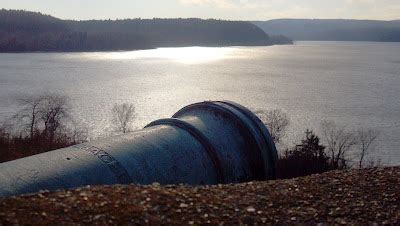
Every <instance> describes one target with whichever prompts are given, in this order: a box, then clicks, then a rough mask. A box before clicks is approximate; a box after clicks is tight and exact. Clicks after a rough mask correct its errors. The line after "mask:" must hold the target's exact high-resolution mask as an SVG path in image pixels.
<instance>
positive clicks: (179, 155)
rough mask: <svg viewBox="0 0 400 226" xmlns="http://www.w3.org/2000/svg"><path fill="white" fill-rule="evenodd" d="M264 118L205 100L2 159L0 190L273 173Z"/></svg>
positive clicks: (209, 180)
mask: <svg viewBox="0 0 400 226" xmlns="http://www.w3.org/2000/svg"><path fill="white" fill-rule="evenodd" d="M276 161H277V151H276V148H275V144H274V142H273V141H272V139H271V136H270V134H269V132H268V130H267V128H266V127H265V126H264V124H263V123H262V122H261V121H260V120H259V119H258V118H257V117H256V116H255V115H254V114H253V113H252V112H251V111H249V110H248V109H247V108H245V107H243V106H241V105H239V104H236V103H233V102H227V101H225V102H221V101H215V102H202V103H196V104H192V105H189V106H186V107H184V108H183V109H181V110H180V111H178V112H177V113H176V114H175V115H173V116H172V118H168V119H161V120H157V121H154V122H152V123H150V124H149V125H147V126H146V127H145V128H144V129H142V130H137V131H134V132H131V133H127V134H123V135H120V136H115V137H110V138H105V139H101V140H97V141H92V142H88V143H84V144H79V145H75V146H72V147H68V148H63V149H59V150H55V151H50V152H46V153H42V154H39V155H34V156H30V157H26V158H22V159H18V160H14V161H10V162H6V163H2V164H0V197H4V196H12V195H19V194H25V193H33V192H38V191H40V190H57V189H68V188H75V187H80V186H85V185H111V184H129V183H137V184H151V183H154V182H158V183H160V184H178V183H185V184H190V185H203V184H218V183H237V182H246V181H251V180H266V179H273V178H275V170H276Z"/></svg>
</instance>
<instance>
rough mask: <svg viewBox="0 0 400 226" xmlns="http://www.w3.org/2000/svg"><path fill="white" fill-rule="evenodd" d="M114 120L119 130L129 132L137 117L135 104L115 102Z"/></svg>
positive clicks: (113, 109)
mask: <svg viewBox="0 0 400 226" xmlns="http://www.w3.org/2000/svg"><path fill="white" fill-rule="evenodd" d="M111 112H112V122H113V124H114V126H115V127H116V128H117V130H118V131H120V132H122V133H127V132H129V131H130V129H131V125H130V124H131V123H132V121H133V119H134V118H135V117H136V115H135V106H134V105H133V104H130V103H123V104H114V106H113V108H112V111H111Z"/></svg>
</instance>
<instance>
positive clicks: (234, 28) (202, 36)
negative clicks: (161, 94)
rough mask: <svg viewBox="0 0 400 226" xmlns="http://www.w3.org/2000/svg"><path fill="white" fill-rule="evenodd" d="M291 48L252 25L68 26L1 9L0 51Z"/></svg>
mask: <svg viewBox="0 0 400 226" xmlns="http://www.w3.org/2000/svg"><path fill="white" fill-rule="evenodd" d="M286 43H291V40H289V39H287V38H285V37H281V36H274V37H270V36H269V35H267V34H266V33H265V32H264V31H263V30H262V29H260V28H259V27H257V26H256V25H254V24H252V23H250V22H244V21H223V20H202V19H132V20H131V19H127V20H89V21H66V20H60V19H57V18H55V17H52V16H49V15H44V14H41V13H35V12H29V11H23V10H4V9H3V10H0V52H29V51H108V50H134V49H148V48H157V47H181V46H234V45H241V46H253V45H273V44H286Z"/></svg>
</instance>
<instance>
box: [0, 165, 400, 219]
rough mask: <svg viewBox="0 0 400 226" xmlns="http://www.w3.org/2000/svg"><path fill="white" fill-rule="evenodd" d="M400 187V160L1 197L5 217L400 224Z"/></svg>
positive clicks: (2, 213) (1, 216) (1, 214)
mask: <svg viewBox="0 0 400 226" xmlns="http://www.w3.org/2000/svg"><path fill="white" fill-rule="evenodd" d="M399 187H400V167H394V168H378V169H366V170H362V171H358V170H349V171H333V172H329V173H325V174H321V175H313V176H309V177H302V178H296V179H291V180H276V181H266V182H250V183H244V184H230V185H217V186H202V187H190V186H184V185H178V186H160V185H158V184H153V185H151V186H136V185H118V186H96V187H85V188H79V189H75V190H70V191H59V192H53V193H50V192H42V193H39V194H34V195H26V196H20V197H12V198H7V199H0V224H10V223H11V224H16V223H18V224H54V223H55V222H59V223H61V224H69V223H82V224H93V223H95V224H120V223H139V224H146V223H148V224H159V223H170V224H179V223H183V224H202V223H213V224H214V223H218V224H220V223H229V224H237V223H245V224H253V223H304V222H308V223H321V222H335V223H368V222H369V223H371V222H375V223H392V224H399V223H400V188H399Z"/></svg>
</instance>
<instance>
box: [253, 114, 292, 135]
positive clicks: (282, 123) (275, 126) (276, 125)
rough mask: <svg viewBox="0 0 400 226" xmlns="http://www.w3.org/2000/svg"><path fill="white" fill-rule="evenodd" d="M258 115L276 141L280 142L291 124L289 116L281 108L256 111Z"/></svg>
mask: <svg viewBox="0 0 400 226" xmlns="http://www.w3.org/2000/svg"><path fill="white" fill-rule="evenodd" d="M256 115H257V116H258V117H259V118H260V119H261V121H262V122H263V123H264V124H265V125H266V126H267V128H268V130H269V132H270V134H271V137H272V139H273V140H274V142H275V143H280V142H281V141H282V138H283V137H284V136H285V133H286V129H287V127H288V126H289V123H290V120H289V116H288V115H287V114H286V113H285V112H284V111H282V110H280V109H275V110H269V111H256Z"/></svg>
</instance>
